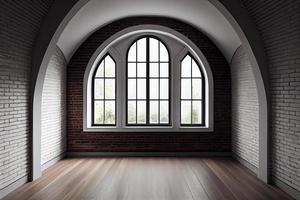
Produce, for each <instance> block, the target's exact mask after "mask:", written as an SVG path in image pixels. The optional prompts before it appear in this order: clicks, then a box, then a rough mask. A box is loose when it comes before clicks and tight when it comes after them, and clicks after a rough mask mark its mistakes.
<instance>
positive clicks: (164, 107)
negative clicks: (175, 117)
mask: <svg viewBox="0 0 300 200" xmlns="http://www.w3.org/2000/svg"><path fill="white" fill-rule="evenodd" d="M160 123H166V124H167V123H169V102H168V101H161V102H160Z"/></svg>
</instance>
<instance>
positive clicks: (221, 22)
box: [57, 0, 241, 61]
mask: <svg viewBox="0 0 300 200" xmlns="http://www.w3.org/2000/svg"><path fill="white" fill-rule="evenodd" d="M143 15H146V16H165V17H171V18H175V19H179V20H182V21H184V22H186V23H188V24H191V25H193V26H194V27H196V28H198V29H199V30H201V31H202V32H203V33H204V34H206V35H207V36H208V37H209V38H210V39H211V40H212V41H213V42H214V43H215V44H216V45H217V46H218V48H219V49H220V50H221V51H222V53H223V54H224V56H225V58H226V59H227V60H228V61H230V60H231V58H232V55H233V54H234V52H235V50H236V49H237V48H238V47H239V46H240V44H241V41H240V39H239V37H238V35H237V34H236V33H235V31H234V30H233V28H232V27H231V25H230V24H229V22H228V21H227V20H226V19H225V18H224V17H223V16H222V14H221V13H220V12H219V11H218V10H217V9H216V8H215V7H214V6H213V5H212V4H211V3H210V2H209V0H90V1H89V2H88V3H87V4H85V6H83V7H82V8H81V9H80V10H79V12H78V13H77V14H76V15H75V16H74V17H73V18H72V19H71V21H70V22H69V23H68V25H67V26H66V28H65V29H64V31H63V32H62V34H61V36H60V38H59V40H58V43H57V45H58V46H59V47H60V48H61V50H62V51H63V53H64V54H65V56H66V59H67V60H68V61H69V60H70V58H71V57H72V55H73V53H74V52H75V51H76V49H77V48H78V47H79V46H80V44H82V42H83V41H84V40H85V39H86V38H87V37H89V36H90V35H91V34H92V33H93V32H94V31H96V30H97V29H99V28H100V27H102V26H104V25H106V24H108V23H110V22H112V21H115V20H117V19H121V18H125V17H130V16H143Z"/></svg>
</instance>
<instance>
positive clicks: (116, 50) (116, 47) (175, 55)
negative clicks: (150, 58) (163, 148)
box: [83, 25, 214, 132]
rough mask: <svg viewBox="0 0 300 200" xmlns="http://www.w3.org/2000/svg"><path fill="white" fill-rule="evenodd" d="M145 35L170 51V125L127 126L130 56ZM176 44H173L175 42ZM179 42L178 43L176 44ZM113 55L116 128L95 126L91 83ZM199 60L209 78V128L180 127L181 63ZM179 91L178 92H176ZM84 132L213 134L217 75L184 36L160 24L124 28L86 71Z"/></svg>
mask: <svg viewBox="0 0 300 200" xmlns="http://www.w3.org/2000/svg"><path fill="white" fill-rule="evenodd" d="M143 35H154V36H156V37H159V38H160V39H161V40H162V41H163V42H164V43H165V44H166V45H167V48H168V49H169V53H170V55H169V57H170V70H171V73H170V74H171V75H170V79H171V86H170V89H171V97H170V101H169V102H170V104H171V110H170V112H171V114H170V122H171V125H170V126H126V114H127V113H126V103H127V99H126V91H127V88H126V84H125V83H126V78H127V77H126V64H127V63H126V61H127V59H126V56H127V53H126V52H127V50H128V48H129V46H130V44H132V42H133V41H134V40H136V39H137V38H139V37H141V36H143ZM172 41H173V42H172ZM174 41H175V42H174ZM107 53H109V54H110V55H111V56H112V57H113V59H114V60H115V62H116V69H117V70H116V72H117V74H116V78H117V96H116V98H117V111H116V126H92V123H91V102H92V101H91V81H92V77H93V76H92V74H93V72H94V70H95V69H96V67H97V64H98V63H99V61H100V60H101V59H102V58H103V56H104V55H106V54H107ZM188 53H190V54H192V55H193V57H194V59H196V60H197V61H198V63H199V64H200V66H199V67H201V70H202V72H203V74H204V78H205V126H181V125H180V64H181V60H182V59H183V58H184V57H185V56H186V54H188ZM175 88H176V89H175ZM83 91H84V95H83V98H84V99H83V102H84V106H83V107H84V110H83V113H84V114H83V115H84V116H83V131H85V132H107V131H109V132H145V131H146V132H212V131H213V130H214V127H213V104H214V101H213V91H214V90H213V76H212V72H211V69H210V66H209V64H208V62H207V60H206V58H205V56H204V55H203V53H202V52H201V51H200V49H199V48H198V47H197V46H196V45H195V44H194V43H193V42H191V41H190V40H189V39H188V38H186V37H185V36H183V35H182V34H181V33H179V32H177V31H175V30H173V29H170V28H167V27H163V26H159V25H138V26H133V27H130V28H127V29H124V30H122V31H120V32H118V33H116V34H114V35H113V36H111V37H110V38H109V39H107V40H106V41H105V42H104V43H103V44H102V45H100V46H99V47H98V49H97V50H96V51H95V52H94V54H93V55H92V57H91V59H90V61H89V63H88V65H87V67H86V71H85V75H84V84H83Z"/></svg>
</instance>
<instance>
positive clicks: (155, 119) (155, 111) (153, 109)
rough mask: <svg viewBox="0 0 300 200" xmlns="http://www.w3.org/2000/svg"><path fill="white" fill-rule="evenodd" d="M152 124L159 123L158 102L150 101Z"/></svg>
mask: <svg viewBox="0 0 300 200" xmlns="http://www.w3.org/2000/svg"><path fill="white" fill-rule="evenodd" d="M150 123H152V124H153V123H158V101H150Z"/></svg>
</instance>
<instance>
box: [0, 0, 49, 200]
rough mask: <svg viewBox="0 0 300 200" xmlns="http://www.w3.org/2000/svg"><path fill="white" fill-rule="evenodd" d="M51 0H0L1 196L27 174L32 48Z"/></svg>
mask: <svg viewBox="0 0 300 200" xmlns="http://www.w3.org/2000/svg"><path fill="white" fill-rule="evenodd" d="M52 2H53V0H34V1H18V0H10V1H7V0H0V196H1V189H3V188H6V187H7V186H8V185H10V184H12V183H13V182H15V181H16V180H18V179H20V178H22V177H25V176H27V175H28V173H29V156H30V155H29V151H28V149H29V138H30V115H29V113H30V110H29V109H30V81H31V79H30V72H31V67H32V62H31V61H32V51H33V47H34V43H35V41H36V37H37V35H38V33H39V28H40V26H41V24H42V21H43V18H44V17H45V16H46V14H47V13H48V10H49V8H50V6H51V5H52Z"/></svg>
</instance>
